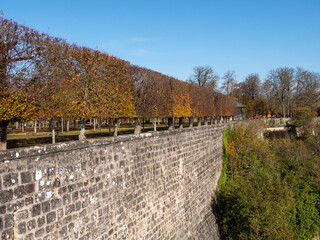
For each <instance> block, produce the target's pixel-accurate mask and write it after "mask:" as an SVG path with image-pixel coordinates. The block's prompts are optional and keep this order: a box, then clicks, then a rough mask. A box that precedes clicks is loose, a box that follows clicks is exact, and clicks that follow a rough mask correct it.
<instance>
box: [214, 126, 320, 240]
mask: <svg viewBox="0 0 320 240" xmlns="http://www.w3.org/2000/svg"><path fill="white" fill-rule="evenodd" d="M260 127H261V126H260V125H259V123H256V122H250V123H249V124H243V125H237V126H236V127H234V128H233V129H232V131H230V130H227V131H225V134H224V148H225V151H224V152H225V154H224V160H223V171H222V175H221V178H220V181H219V191H218V194H217V199H218V207H219V209H220V212H221V215H222V219H223V223H224V228H225V231H226V233H227V235H228V237H229V239H312V238H313V237H314V236H315V234H316V233H317V232H318V231H319V226H320V216H319V213H320V209H319V206H320V198H319V195H320V182H319V179H320V161H319V159H320V158H319V157H320V156H319V154H318V153H317V152H316V151H312V150H311V147H310V146H311V145H310V144H309V143H308V142H304V141H301V140H290V139H281V140H274V141H270V140H266V139H262V138H261V137H260V135H259V134H257V132H259V131H260ZM314 137H316V136H314Z"/></svg>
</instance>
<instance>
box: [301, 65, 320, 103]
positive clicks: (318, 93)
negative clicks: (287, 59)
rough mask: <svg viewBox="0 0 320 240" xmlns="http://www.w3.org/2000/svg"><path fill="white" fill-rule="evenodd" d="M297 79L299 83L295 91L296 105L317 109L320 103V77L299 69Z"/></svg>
mask: <svg viewBox="0 0 320 240" xmlns="http://www.w3.org/2000/svg"><path fill="white" fill-rule="evenodd" d="M295 78H296V81H297V85H296V91H295V103H296V104H298V105H299V106H306V107H309V108H311V109H316V107H317V102H319V101H320V75H319V73H314V72H309V71H306V70H304V69H302V68H297V70H296V74H295Z"/></svg>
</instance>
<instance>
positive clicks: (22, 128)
mask: <svg viewBox="0 0 320 240" xmlns="http://www.w3.org/2000/svg"><path fill="white" fill-rule="evenodd" d="M21 132H24V123H21Z"/></svg>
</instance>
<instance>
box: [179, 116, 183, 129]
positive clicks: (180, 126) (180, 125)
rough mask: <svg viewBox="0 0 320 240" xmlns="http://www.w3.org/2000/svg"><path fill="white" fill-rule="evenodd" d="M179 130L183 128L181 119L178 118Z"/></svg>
mask: <svg viewBox="0 0 320 240" xmlns="http://www.w3.org/2000/svg"><path fill="white" fill-rule="evenodd" d="M179 128H183V118H182V117H181V118H179Z"/></svg>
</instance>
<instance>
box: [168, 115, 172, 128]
mask: <svg viewBox="0 0 320 240" xmlns="http://www.w3.org/2000/svg"><path fill="white" fill-rule="evenodd" d="M172 124H173V121H172V118H168V130H173V125H172Z"/></svg>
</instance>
